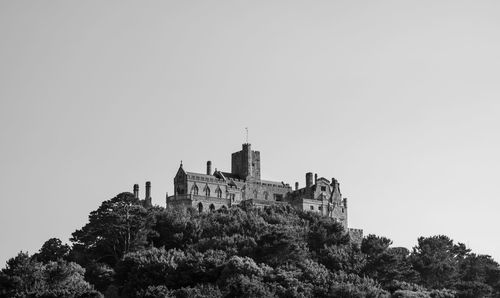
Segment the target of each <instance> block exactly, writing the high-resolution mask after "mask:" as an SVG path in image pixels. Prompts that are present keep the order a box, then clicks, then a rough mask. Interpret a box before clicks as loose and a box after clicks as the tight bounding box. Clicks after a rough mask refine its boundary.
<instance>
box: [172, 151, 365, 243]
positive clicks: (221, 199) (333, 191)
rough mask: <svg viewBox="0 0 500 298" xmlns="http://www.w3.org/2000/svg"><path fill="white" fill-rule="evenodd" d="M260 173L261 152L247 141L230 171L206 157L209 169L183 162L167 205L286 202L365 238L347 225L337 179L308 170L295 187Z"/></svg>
mask: <svg viewBox="0 0 500 298" xmlns="http://www.w3.org/2000/svg"><path fill="white" fill-rule="evenodd" d="M260 174H261V167H260V152H259V151H254V150H252V148H251V145H250V144H248V143H247V144H243V147H242V150H241V151H238V152H235V153H233V154H232V155H231V172H223V171H219V170H215V171H212V163H211V161H207V168H206V173H194V172H188V171H186V170H185V169H184V168H183V165H182V163H181V165H180V167H179V169H178V170H177V174H176V175H175V178H174V195H172V196H168V195H167V198H166V205H167V208H180V209H186V208H195V209H196V210H198V211H199V212H204V211H214V210H217V209H220V208H228V207H231V206H233V205H252V206H256V207H263V206H270V205H276V204H283V205H287V206H291V207H293V208H296V209H298V210H304V211H311V212H317V213H319V214H321V215H323V216H328V217H331V218H333V219H335V220H336V221H338V222H339V223H341V224H342V225H343V226H344V228H345V229H346V230H347V231H349V234H350V235H351V238H355V239H354V241H360V240H359V239H360V237H361V238H362V230H358V229H348V216H347V214H348V212H347V211H348V207H347V199H346V198H343V197H342V193H341V192H340V186H339V183H338V181H337V180H336V179H334V178H331V180H329V179H326V178H323V177H321V178H318V175H317V174H315V175H314V178H313V173H306V175H305V177H306V179H305V180H306V181H305V182H306V184H305V187H303V188H299V183H298V182H296V183H295V188H294V189H292V187H290V185H289V184H285V183H284V182H277V181H269V180H262V179H261V176H260ZM356 239H357V240H356Z"/></svg>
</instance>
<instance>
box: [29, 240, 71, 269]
mask: <svg viewBox="0 0 500 298" xmlns="http://www.w3.org/2000/svg"><path fill="white" fill-rule="evenodd" d="M69 251H70V247H69V245H67V244H63V243H62V241H61V240H60V239H59V238H50V239H49V240H47V241H45V243H44V244H43V245H42V247H41V248H40V250H39V251H38V253H37V254H35V255H34V256H33V257H34V258H36V259H37V260H38V261H40V262H42V263H47V262H50V261H57V260H60V259H63V258H66V257H67V256H68V254H69Z"/></svg>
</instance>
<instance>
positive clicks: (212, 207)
mask: <svg viewBox="0 0 500 298" xmlns="http://www.w3.org/2000/svg"><path fill="white" fill-rule="evenodd" d="M208 209H210V212H214V211H215V206H214V204H210V207H208Z"/></svg>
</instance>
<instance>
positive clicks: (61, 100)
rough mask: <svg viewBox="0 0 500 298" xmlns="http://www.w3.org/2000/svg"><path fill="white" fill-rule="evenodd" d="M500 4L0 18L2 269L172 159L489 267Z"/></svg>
mask: <svg viewBox="0 0 500 298" xmlns="http://www.w3.org/2000/svg"><path fill="white" fill-rule="evenodd" d="M499 15H500V2H499V1H476V0H474V1H472V0H471V1H342V2H340V1H290V0H286V1H224V2H222V1H197V2H195V1H176V2H173V1H134V2H129V1H122V0H120V1H79V2H77V1H29V2H28V1H1V2H0V43H1V46H0V137H1V143H0V144H1V146H0V189H1V191H2V195H1V207H0V224H1V229H0V239H1V244H0V261H1V264H0V267H3V265H4V261H5V260H6V259H7V258H9V257H12V256H14V255H15V254H17V252H19V251H20V250H24V251H26V250H28V251H29V252H30V253H33V252H35V251H36V250H38V249H39V248H40V246H41V245H42V244H43V242H44V241H45V240H47V239H49V238H50V237H59V238H61V239H62V240H63V241H67V240H68V238H69V237H70V235H71V233H72V232H73V231H75V230H76V229H78V228H80V227H82V226H83V225H84V224H85V223H86V222H87V216H88V214H89V212H90V211H92V210H95V209H96V208H97V207H98V206H99V204H100V203H101V202H102V201H103V200H106V199H110V198H112V197H113V196H115V195H116V194H118V193H120V192H122V191H131V189H132V185H133V184H134V183H139V184H140V187H141V196H143V195H144V182H145V181H146V180H150V181H151V182H152V195H153V203H155V204H159V205H162V206H164V203H165V192H167V191H168V192H170V193H172V189H173V187H172V185H173V177H174V175H175V173H176V170H177V167H178V166H179V162H180V160H183V161H184V166H185V168H186V169H188V170H190V171H199V172H203V171H204V167H205V162H206V160H208V159H210V160H212V162H213V167H214V168H218V169H223V170H230V153H231V152H234V151H238V150H240V148H241V143H243V142H244V131H245V130H244V128H245V127H247V126H248V127H249V129H250V142H251V143H252V145H253V148H254V149H255V150H260V151H261V164H262V177H263V179H269V180H278V181H281V180H283V181H285V182H287V183H290V184H293V183H294V182H295V181H299V183H300V185H304V180H305V177H304V175H305V172H308V171H312V172H316V173H318V175H319V176H320V177H321V176H324V177H326V178H328V179H329V178H331V177H335V178H337V179H338V180H339V181H340V183H341V190H342V193H343V195H344V196H345V197H348V199H349V221H350V226H351V227H355V228H363V229H364V230H365V234H368V233H375V234H377V235H381V236H386V237H389V238H390V239H392V240H393V241H394V245H397V246H405V247H408V248H411V247H413V246H414V245H415V244H416V240H417V237H419V236H431V235H436V234H445V235H448V236H450V237H451V238H453V239H454V240H455V241H460V242H463V243H465V244H467V245H468V246H470V247H471V248H472V249H473V250H474V251H475V252H477V253H484V254H490V255H492V256H493V257H494V258H495V259H497V260H500V238H499V237H498V227H499V226H500V219H499V217H498V214H499V209H500V202H499V199H500V188H499V187H498V182H497V179H498V177H499V173H500V134H499V132H498V129H499V127H500V54H499V53H500V18H499Z"/></svg>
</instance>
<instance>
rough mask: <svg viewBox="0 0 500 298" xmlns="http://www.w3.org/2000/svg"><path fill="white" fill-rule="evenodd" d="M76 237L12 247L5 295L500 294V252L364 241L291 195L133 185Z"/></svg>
mask: <svg viewBox="0 0 500 298" xmlns="http://www.w3.org/2000/svg"><path fill="white" fill-rule="evenodd" d="M71 241H72V243H73V245H72V247H71V248H69V247H68V246H67V245H65V244H63V243H62V242H61V241H60V240H59V239H56V238H52V239H49V240H48V241H46V242H45V243H44V244H43V246H42V247H41V249H40V250H39V252H38V253H36V254H35V255H33V256H29V255H28V254H27V253H20V254H19V255H18V256H16V257H14V258H12V259H10V260H9V261H8V262H7V266H6V267H5V268H4V269H3V270H2V271H1V272H0V297H100V295H101V294H104V295H106V297H115V298H116V297H387V298H388V297H426V298H438V297H439V298H451V297H460V298H466V297H467V298H468V297H471V298H472V297H500V266H499V264H498V263H497V262H495V261H494V260H493V259H492V258H491V257H489V256H485V255H477V254H474V253H472V252H471V251H470V250H469V249H468V248H467V247H466V246H465V245H463V244H461V243H457V244H456V243H454V242H453V240H451V239H449V238H448V237H446V236H433V237H420V238H419V239H418V243H417V245H416V246H415V247H414V248H413V250H412V251H410V250H408V249H406V248H403V247H393V246H392V241H391V240H390V239H388V238H386V237H380V236H376V235H368V236H366V237H365V238H364V239H363V241H362V243H361V245H358V244H356V243H352V242H350V240H349V236H348V234H347V233H346V231H344V230H343V227H342V225H340V224H339V223H337V222H335V221H334V220H333V219H330V218H326V217H322V216H320V215H318V214H316V213H312V212H302V211H296V210H295V209H293V208H286V207H282V206H273V207H268V208H263V209H256V208H251V207H244V208H240V207H232V208H228V209H221V210H217V211H212V212H205V213H199V212H198V211H197V210H195V209H189V210H187V211H186V212H181V211H176V210H165V209H163V208H159V207H153V208H147V209H146V208H144V207H143V206H142V205H141V203H140V201H139V200H138V199H135V198H134V196H133V195H132V194H131V193H121V194H119V195H117V196H116V197H115V198H112V199H110V200H107V201H104V202H103V203H102V204H101V206H100V207H99V208H98V209H97V210H95V211H92V212H91V214H90V216H89V222H88V223H87V224H86V225H84V226H83V227H82V228H81V229H79V230H77V231H75V232H74V233H73V238H72V239H71ZM16 295H17V296H16Z"/></svg>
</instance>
